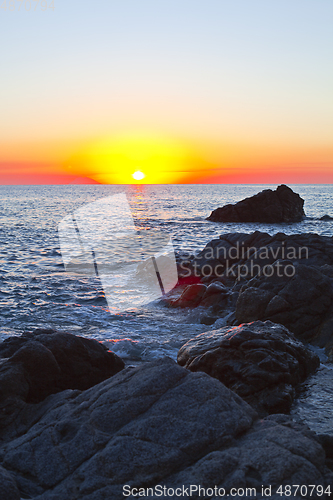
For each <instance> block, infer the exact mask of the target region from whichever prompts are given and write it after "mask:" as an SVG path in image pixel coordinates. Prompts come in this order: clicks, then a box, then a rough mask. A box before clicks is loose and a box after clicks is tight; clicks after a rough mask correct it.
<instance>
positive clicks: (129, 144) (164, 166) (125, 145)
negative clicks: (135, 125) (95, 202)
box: [66, 134, 201, 184]
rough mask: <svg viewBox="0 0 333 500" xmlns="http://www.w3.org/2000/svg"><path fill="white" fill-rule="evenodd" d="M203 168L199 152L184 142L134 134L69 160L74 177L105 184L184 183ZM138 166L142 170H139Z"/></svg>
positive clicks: (107, 141) (91, 147)
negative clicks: (87, 178) (200, 167)
mask: <svg viewBox="0 0 333 500" xmlns="http://www.w3.org/2000/svg"><path fill="white" fill-rule="evenodd" d="M199 164H200V166H201V160H200V159H199V157H198V155H197V152H196V150H195V148H194V147H193V146H192V145H189V144H187V143H184V142H183V141H179V140H175V139H169V138H165V137H160V136H158V137H157V136H155V135H153V134H152V135H143V134H133V135H124V136H116V137H113V138H110V139H105V140H102V141H98V142H94V143H90V144H89V145H85V146H83V147H82V149H81V150H79V151H78V152H77V153H76V154H74V155H73V156H71V157H70V158H68V162H67V165H70V167H69V166H66V168H67V170H68V171H69V172H70V173H71V174H76V175H81V176H86V177H89V178H91V179H94V180H95V181H97V182H99V183H102V184H133V179H134V180H135V181H138V182H140V183H144V184H173V183H182V182H184V180H185V179H186V178H187V177H188V175H189V173H190V172H193V171H194V172H195V171H196V170H197V169H198V168H199ZM138 166H140V167H139V168H138Z"/></svg>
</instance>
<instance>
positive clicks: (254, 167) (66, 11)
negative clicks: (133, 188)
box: [0, 0, 333, 184]
mask: <svg viewBox="0 0 333 500" xmlns="http://www.w3.org/2000/svg"><path fill="white" fill-rule="evenodd" d="M51 1H52V0H43V1H42V2H39V3H38V2H37V1H33V0H32V2H31V4H32V5H31V10H29V11H28V10H27V9H28V8H29V6H30V4H29V0H27V1H26V2H25V0H24V1H23V2H19V1H17V0H15V2H13V0H12V1H11V2H9V0H6V1H5V2H4V0H0V5H2V6H5V7H7V8H6V10H5V9H4V8H2V9H0V42H1V52H0V68H1V69H0V73H1V85H0V89H1V93H0V184H58V183H63V184H68V183H72V182H74V183H75V182H89V181H91V182H101V183H120V184H123V183H136V182H138V183H140V182H144V183H281V182H284V183H313V182H316V183H333V92H332V89H333V62H332V61H333V29H332V26H333V2H332V0H205V1H204V0H140V1H138V0H117V1H115V0H104V1H99V2H92V1H87V0H54V2H53V6H54V10H53V9H52V8H50V6H51V7H52V5H51ZM10 3H11V8H12V7H13V5H15V10H9V8H10V6H9V4H10ZM20 6H21V7H20ZM45 6H46V7H47V8H46V10H45V11H43V10H42V8H45ZM19 8H20V11H18V9H19ZM35 9H36V10H35ZM135 172H139V173H140V172H141V173H142V174H143V175H144V177H143V178H142V179H134V178H133V174H134V173H135ZM136 177H140V175H136Z"/></svg>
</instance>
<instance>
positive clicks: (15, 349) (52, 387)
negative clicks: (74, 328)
mask: <svg viewBox="0 0 333 500" xmlns="http://www.w3.org/2000/svg"><path fill="white" fill-rule="evenodd" d="M0 356H1V358H2V360H1V364H0V408H1V409H2V412H1V414H0V419H1V421H2V423H3V425H4V424H5V423H8V421H11V419H12V418H14V417H15V415H16V414H17V412H18V411H20V410H21V408H22V402H29V403H38V402H40V401H42V400H43V399H45V398H46V397H47V396H48V395H50V394H53V393H56V392H59V391H62V390H64V389H81V390H84V389H87V388H89V387H92V386H93V385H95V384H98V383H99V382H101V381H102V380H105V379H106V378H108V377H111V376H112V375H114V374H115V373H117V372H118V371H120V370H122V369H123V368H124V363H123V361H122V360H121V359H120V358H119V357H118V356H116V355H115V354H114V353H112V352H110V351H108V350H107V348H106V347H105V346H104V345H103V344H101V343H99V342H97V341H96V340H92V339H86V338H83V337H78V336H75V335H71V334H69V333H61V332H55V331H53V330H51V331H48V330H46V331H45V330H36V331H34V332H32V333H26V334H23V335H22V336H20V337H10V338H8V339H6V340H5V341H4V342H2V343H1V344H0Z"/></svg>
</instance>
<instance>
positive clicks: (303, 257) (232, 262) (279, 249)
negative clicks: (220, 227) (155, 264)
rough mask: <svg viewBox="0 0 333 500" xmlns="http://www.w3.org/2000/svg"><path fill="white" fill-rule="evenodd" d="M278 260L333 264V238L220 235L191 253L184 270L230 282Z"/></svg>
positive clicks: (300, 235) (322, 264)
mask: <svg viewBox="0 0 333 500" xmlns="http://www.w3.org/2000/svg"><path fill="white" fill-rule="evenodd" d="M277 261H281V262H282V261H289V262H290V264H293V265H294V264H296V263H302V264H304V265H315V266H332V265H333V238H331V237H328V236H319V235H317V234H311V233H310V234H293V235H285V234H284V233H277V234H275V235H273V236H270V235H269V234H267V233H262V232H260V231H255V232H254V233H251V234H246V233H228V234H223V235H221V236H220V238H219V239H214V240H212V241H210V242H209V243H208V244H207V245H206V246H205V248H204V249H203V250H202V251H201V252H199V253H198V254H197V255H196V256H194V257H193V259H192V260H191V262H190V263H189V264H187V265H188V266H189V267H188V268H186V270H187V275H189V276H190V275H191V273H193V277H197V279H198V277H199V278H200V277H201V279H203V278H205V277H206V281H211V282H212V281H215V280H216V279H219V280H221V279H223V280H231V283H230V284H232V282H234V281H235V280H240V279H245V280H248V279H251V278H253V277H254V276H256V275H257V274H258V273H263V272H264V271H265V270H266V271H270V268H271V266H272V265H273V264H274V263H275V262H277ZM184 266H185V264H184ZM267 266H268V267H267ZM184 268H185V267H184Z"/></svg>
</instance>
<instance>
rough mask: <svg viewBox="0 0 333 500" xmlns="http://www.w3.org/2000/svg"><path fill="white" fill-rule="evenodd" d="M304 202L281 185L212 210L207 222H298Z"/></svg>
mask: <svg viewBox="0 0 333 500" xmlns="http://www.w3.org/2000/svg"><path fill="white" fill-rule="evenodd" d="M303 205H304V200H303V199H302V198H301V197H300V196H299V194H297V193H294V191H293V190H292V189H290V188H289V187H288V186H285V185H284V184H282V185H281V186H278V187H277V189H276V190H275V191H272V190H271V189H265V190H264V191H261V192H260V193H258V194H256V195H254V196H251V198H245V200H242V201H239V202H238V203H236V204H235V205H225V206H224V207H220V208H217V209H216V210H214V211H213V212H212V213H211V214H210V216H209V217H207V220H210V221H213V222H271V223H279V222H300V221H301V220H302V219H303V218H304V216H305V213H304V210H303Z"/></svg>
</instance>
